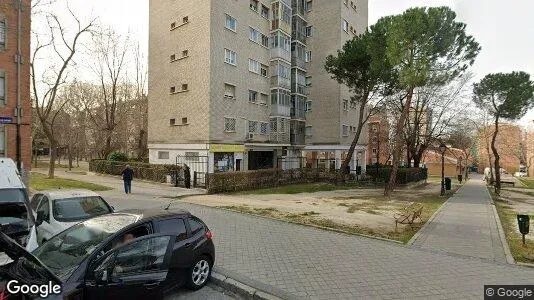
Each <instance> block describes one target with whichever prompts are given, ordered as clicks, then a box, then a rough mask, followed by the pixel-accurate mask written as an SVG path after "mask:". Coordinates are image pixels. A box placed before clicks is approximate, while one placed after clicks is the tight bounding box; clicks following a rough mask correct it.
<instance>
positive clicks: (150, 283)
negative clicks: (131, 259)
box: [143, 281, 159, 290]
mask: <svg viewBox="0 0 534 300" xmlns="http://www.w3.org/2000/svg"><path fill="white" fill-rule="evenodd" d="M143 286H144V287H145V288H147V289H149V290H150V289H153V288H155V287H157V286H159V281H156V282H148V283H145V284H144V285H143Z"/></svg>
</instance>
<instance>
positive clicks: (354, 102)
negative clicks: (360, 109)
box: [350, 99, 357, 108]
mask: <svg viewBox="0 0 534 300" xmlns="http://www.w3.org/2000/svg"><path fill="white" fill-rule="evenodd" d="M350 108H357V102H356V99H350Z"/></svg>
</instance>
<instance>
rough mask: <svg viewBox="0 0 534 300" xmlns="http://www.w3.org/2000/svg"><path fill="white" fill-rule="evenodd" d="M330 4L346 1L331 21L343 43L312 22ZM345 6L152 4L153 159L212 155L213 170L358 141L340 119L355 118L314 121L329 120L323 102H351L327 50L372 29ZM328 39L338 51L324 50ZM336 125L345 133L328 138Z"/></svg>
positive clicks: (261, 164) (268, 163)
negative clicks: (331, 70)
mask: <svg viewBox="0 0 534 300" xmlns="http://www.w3.org/2000/svg"><path fill="white" fill-rule="evenodd" d="M331 2H339V10H337V11H336V12H334V11H331V12H328V14H329V15H328V17H327V18H326V19H329V18H332V17H333V16H334V15H335V17H336V18H337V19H338V20H339V22H335V23H336V25H335V27H336V28H337V29H339V30H338V31H339V36H340V37H339V39H334V41H335V43H336V44H335V45H330V44H329V43H330V42H331V40H330V39H329V37H330V34H332V33H333V32H334V31H335V30H334V29H332V30H326V29H324V30H323V29H322V28H323V27H322V26H318V30H316V29H315V27H314V26H313V25H311V23H310V21H309V20H308V18H309V17H310V15H311V14H313V13H315V14H316V15H320V14H321V13H322V12H321V10H322V8H321V7H322V6H323V5H324V6H326V7H330V3H331ZM316 4H317V6H316ZM353 5H355V4H353ZM342 6H343V7H346V6H345V5H344V2H343V0H339V1H337V0H335V1H331V0H261V1H260V0H232V1H219V0H202V1H198V0H178V1H176V0H172V1H171V0H151V1H150V38H149V41H150V46H149V47H150V49H149V128H148V131H149V133H148V134H149V135H148V144H149V152H150V154H149V155H150V162H151V163H175V162H176V161H178V162H180V163H190V164H195V163H196V162H198V161H199V160H200V161H204V160H205V161H207V171H208V172H217V171H240V170H254V169H263V168H271V167H274V166H277V165H280V164H282V166H283V167H292V166H293V164H295V163H297V164H298V161H299V160H298V157H302V156H303V155H304V153H305V152H306V151H307V147H308V144H309V142H308V138H315V141H320V138H321V137H323V141H326V142H328V143H329V144H334V145H335V146H334V148H335V149H337V148H336V147H338V146H339V145H340V144H342V143H344V144H346V145H348V144H350V142H351V140H350V136H343V135H342V133H343V132H342V131H341V130H342V129H343V128H344V127H343V128H342V127H341V125H339V124H342V123H343V124H347V126H349V125H348V124H351V126H352V124H355V122H357V120H355V121H354V123H351V121H350V120H351V119H352V117H353V115H352V114H350V115H349V114H348V113H347V114H345V115H343V113H342V112H341V111H339V112H338V114H336V115H330V116H326V119H331V122H330V123H328V122H323V123H325V124H324V125H325V126H324V127H325V129H324V132H323V128H321V126H320V122H315V123H312V125H307V119H308V117H309V114H310V113H311V112H315V111H317V113H316V114H315V115H314V116H315V118H316V119H319V120H322V118H321V117H320V115H321V114H320V109H321V107H330V106H332V105H337V106H338V107H339V108H341V105H342V101H341V100H339V99H336V98H340V97H342V93H341V90H342V88H341V86H340V85H339V84H337V83H336V82H335V81H333V80H332V79H330V77H329V75H327V74H323V73H325V72H323V71H321V70H322V69H324V67H320V65H321V64H322V65H324V59H325V58H326V55H325V54H326V53H335V52H336V51H337V49H339V48H341V46H342V44H343V43H344V41H346V40H348V39H349V38H351V37H352V36H353V35H354V34H356V32H357V31H356V30H355V29H354V28H356V26H357V27H358V28H360V27H361V28H365V26H367V19H365V21H360V23H361V24H359V23H358V24H357V22H356V19H357V18H356V15H357V13H356V10H355V9H354V8H352V7H351V9H352V10H353V11H345V10H344V9H342ZM362 10H363V6H362ZM353 12H354V13H353ZM336 13H337V14H336ZM345 14H347V16H345ZM366 14H367V6H366V5H365V16H366ZM352 18H354V19H355V20H354V21H351V22H352V24H354V25H352V26H354V27H351V26H350V25H348V27H347V31H348V33H347V32H345V31H344V30H343V26H345V25H344V24H345V23H343V22H342V20H352ZM317 21H318V22H319V21H322V20H321V19H318V20H317ZM328 21H329V22H330V20H328ZM363 23H365V24H363ZM332 26H334V25H333V23H332ZM351 28H352V29H351ZM361 31H363V29H361ZM361 31H360V32H361ZM342 32H343V33H345V34H346V35H347V36H346V37H345V36H342V35H341V33H342ZM315 34H317V36H318V37H320V36H323V38H324V41H320V40H319V38H318V37H317V38H316V39H317V41H316V44H315V47H316V49H318V50H317V56H315V57H314V58H313V59H312V53H313V50H310V47H309V44H310V43H309V40H310V39H313V38H315V36H314V35H315ZM321 44H325V46H324V47H325V48H327V49H329V50H330V51H327V52H323V50H322V48H323V47H322V46H321ZM319 49H321V51H319ZM314 60H316V62H315V65H313V64H312V63H311V62H312V61H314ZM312 65H313V66H314V67H315V68H316V70H317V71H318V72H322V73H321V74H318V76H317V88H320V87H321V85H322V87H323V88H324V89H331V91H330V92H328V91H327V92H326V94H319V90H317V92H316V98H317V101H316V103H317V110H314V109H313V108H312V105H313V104H312V102H310V101H309V95H310V94H313V88H314V87H315V85H314V84H313V83H312V80H315V77H314V76H313V75H312V74H310V68H311V67H312ZM319 69H321V70H319ZM326 81H328V84H326V83H321V82H326ZM344 92H345V94H346V97H345V98H348V95H349V94H348V91H344ZM345 94H343V95H345ZM321 97H324V99H321ZM329 102H331V103H329ZM354 114H356V113H354ZM342 116H344V119H343V120H342V121H338V120H337V119H338V118H341V117H342ZM312 120H313V118H312ZM314 124H317V125H314ZM334 124H335V125H334ZM338 125H339V126H338ZM306 126H312V127H313V128H314V130H313V133H314V134H315V133H316V134H317V135H310V133H311V128H312V127H306ZM333 126H336V128H339V129H340V131H339V132H337V139H336V138H333V139H331V140H330V139H329V138H325V137H327V136H328V134H329V133H330V132H331V131H333V130H331V128H330V127H333ZM354 126H355V125H354ZM306 134H308V137H307V136H306ZM336 143H337V144H336ZM345 148H346V149H348V146H347V147H345ZM345 148H344V149H345ZM328 149H332V147H330V148H328Z"/></svg>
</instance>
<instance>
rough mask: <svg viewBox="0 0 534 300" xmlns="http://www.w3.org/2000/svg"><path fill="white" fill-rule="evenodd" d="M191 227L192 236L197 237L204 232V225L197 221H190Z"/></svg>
mask: <svg viewBox="0 0 534 300" xmlns="http://www.w3.org/2000/svg"><path fill="white" fill-rule="evenodd" d="M189 227H191V235H195V234H197V233H199V232H200V231H202V230H204V223H202V222H201V221H200V220H197V219H193V218H191V219H189Z"/></svg>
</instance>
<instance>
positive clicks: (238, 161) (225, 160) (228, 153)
mask: <svg viewBox="0 0 534 300" xmlns="http://www.w3.org/2000/svg"><path fill="white" fill-rule="evenodd" d="M244 152H245V146H244V145H228V144H211V145H210V154H212V155H213V160H212V161H213V172H232V171H241V170H242V169H243V153H244Z"/></svg>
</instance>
